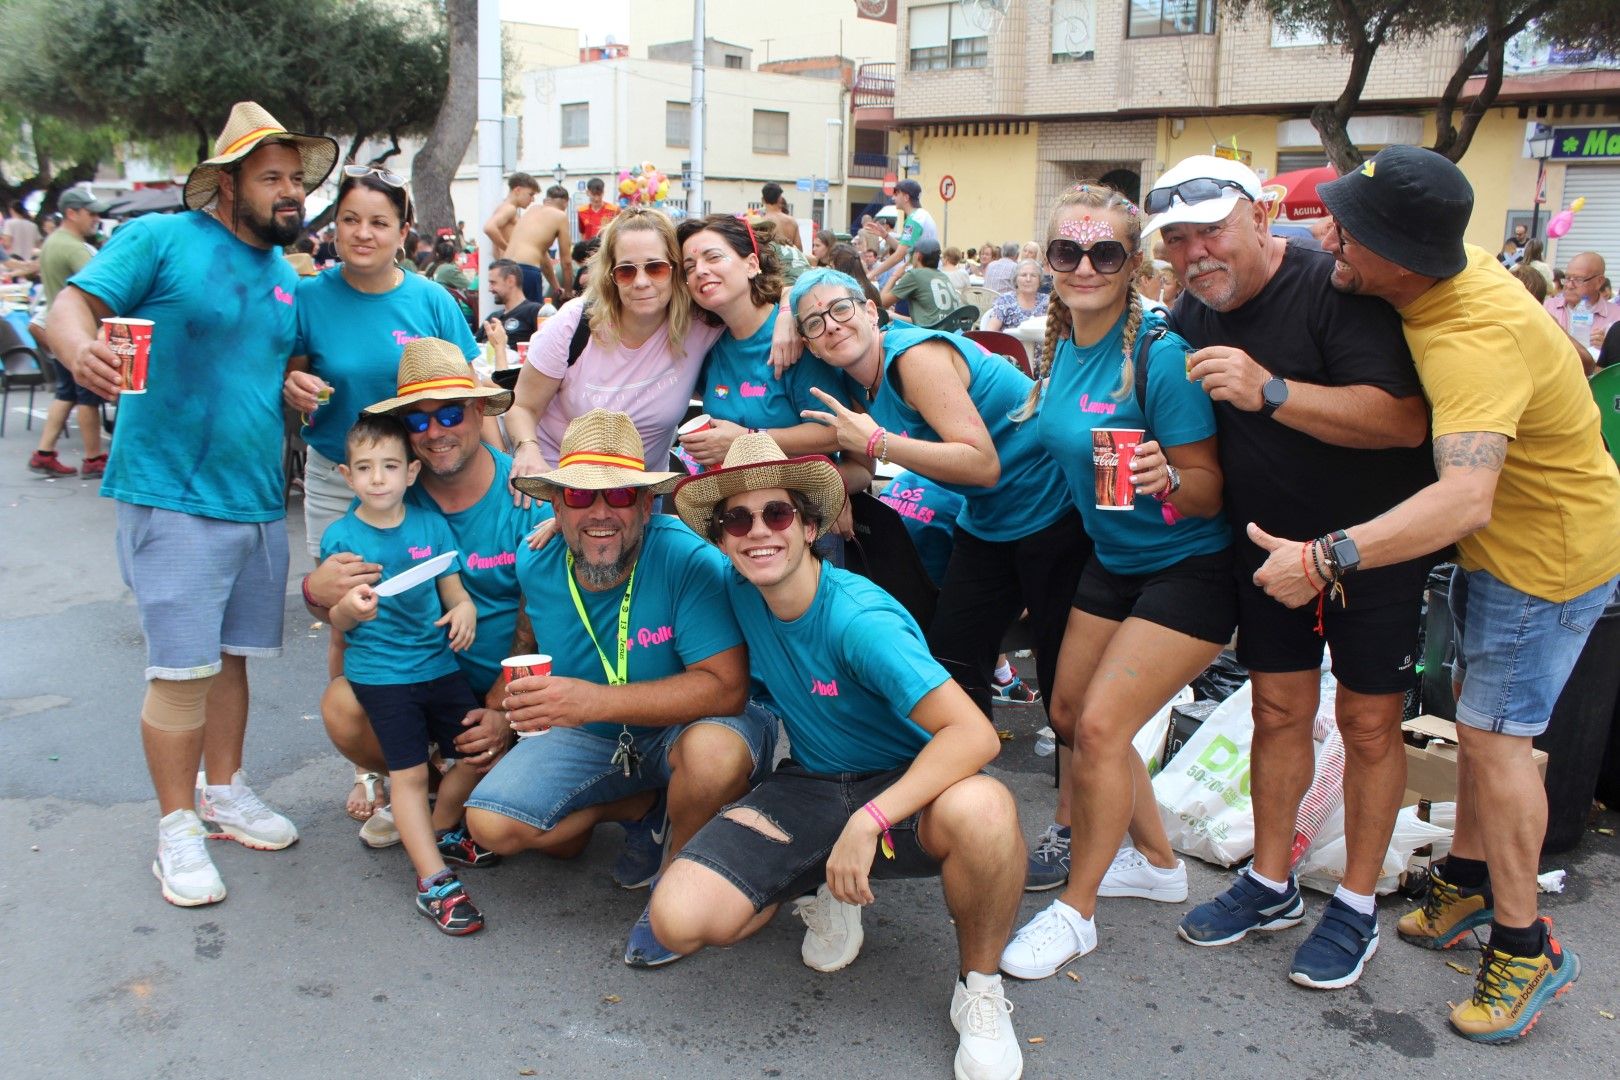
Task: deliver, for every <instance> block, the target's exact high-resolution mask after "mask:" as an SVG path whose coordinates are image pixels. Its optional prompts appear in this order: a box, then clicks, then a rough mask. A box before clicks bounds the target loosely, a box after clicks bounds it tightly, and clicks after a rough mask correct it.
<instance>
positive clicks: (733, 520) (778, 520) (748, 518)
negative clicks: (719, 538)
mask: <svg viewBox="0 0 1620 1080" xmlns="http://www.w3.org/2000/svg"><path fill="white" fill-rule="evenodd" d="M798 516H799V508H798V507H796V506H794V505H793V504H792V503H785V502H768V503H766V504H765V508H764V509H763V510H761V511H759V513H757V514H756V513H755V512H754V511H752V510H750V509H748V507H746V506H733V507H732V508H731V509H730V510H727V511H726V512H725V513H723V514H716V515H715V516H714V520H715V523H716V524H717V525H719V526H720V527H721V528H722V529H724V530H726V532H727V533H728V534H730V535H731V536H735V537H736V538H737V539H739V540H740V539H742V538H743V537H745V536H747V535H748V534H749V533H751V532H753V531H754V518H756V517H757V518H760V519H761V520H763V521H764V522H765V527H766V528H767V529H769V530H771V532H781V531H782V530H783V529H786V528H787V527H788V526H789V525H792V524H793V519H794V518H796V517H798Z"/></svg>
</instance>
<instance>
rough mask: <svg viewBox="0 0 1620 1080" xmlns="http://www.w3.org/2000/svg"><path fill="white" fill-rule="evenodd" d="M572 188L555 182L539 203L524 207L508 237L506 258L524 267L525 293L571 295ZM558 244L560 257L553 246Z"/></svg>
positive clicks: (559, 297) (533, 297) (540, 297)
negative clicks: (552, 250)
mask: <svg viewBox="0 0 1620 1080" xmlns="http://www.w3.org/2000/svg"><path fill="white" fill-rule="evenodd" d="M570 201H571V198H570V196H569V194H568V189H567V188H565V187H563V186H562V185H561V184H553V185H552V186H551V187H549V188H547V189H546V198H545V201H544V202H542V203H541V204H540V205H539V206H531V207H530V208H529V209H528V210H526V211H524V214H523V216H522V217H520V218H518V219H517V224H515V225H513V226H512V231H511V233H510V234H509V235H508V237H507V241H506V258H508V259H511V260H512V261H513V262H515V263H517V264H518V265H519V266H521V267H522V268H523V295H524V296H527V297H528V298H529V299H530V300H543V299H545V297H546V296H547V295H550V296H552V297H554V298H555V299H556V301H557V302H558V303H561V302H562V301H564V300H566V299H568V296H569V292H568V284H569V282H571V281H573V280H574V271H573V263H572V262H571V261H570V260H571V258H572V250H573V238H572V237H571V236H570V235H569V232H568V206H569V203H570ZM553 246H555V247H556V248H557V258H556V259H555V260H553V259H552V257H551V249H552V247H553Z"/></svg>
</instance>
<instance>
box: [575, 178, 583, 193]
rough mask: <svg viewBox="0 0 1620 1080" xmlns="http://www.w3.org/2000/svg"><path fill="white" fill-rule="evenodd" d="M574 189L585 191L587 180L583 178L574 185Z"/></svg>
mask: <svg viewBox="0 0 1620 1080" xmlns="http://www.w3.org/2000/svg"><path fill="white" fill-rule="evenodd" d="M574 190H575V191H584V190H585V181H584V180H581V181H579V182H578V183H577V184H575V185H574Z"/></svg>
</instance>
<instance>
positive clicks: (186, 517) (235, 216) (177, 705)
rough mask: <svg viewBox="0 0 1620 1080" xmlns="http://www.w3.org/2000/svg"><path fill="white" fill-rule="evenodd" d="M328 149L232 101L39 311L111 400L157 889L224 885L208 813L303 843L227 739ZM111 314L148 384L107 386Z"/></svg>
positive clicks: (198, 892) (105, 484)
mask: <svg viewBox="0 0 1620 1080" xmlns="http://www.w3.org/2000/svg"><path fill="white" fill-rule="evenodd" d="M336 160H337V144H336V143H334V142H333V141H332V140H331V139H328V138H325V137H322V136H316V135H301V134H298V133H295V132H289V131H287V130H285V129H284V128H283V127H282V126H281V124H279V123H278V122H276V120H275V119H274V118H273V117H271V116H270V114H269V113H267V112H265V111H264V110H263V109H261V108H259V106H257V105H255V104H254V103H252V102H239V103H237V105H236V106H235V107H234V108H233V109H232V110H231V116H230V119H229V120H227V121H226V124H225V129H224V132H223V133H222V134H221V135H220V137H219V139H218V141H217V142H216V143H215V154H214V156H213V157H211V158H209V159H208V160H207V161H204V162H202V163H201V164H199V165H198V166H197V167H196V168H195V169H193V170H192V172H191V175H190V176H189V177H188V178H187V179H186V187H185V201H186V205H187V206H188V207H190V209H189V210H188V211H187V212H186V213H183V214H153V215H151V216H150V217H145V218H140V219H138V220H136V221H131V222H129V223H127V224H125V225H124V226H122V227H121V228H119V230H118V231H117V232H116V233H114V234H113V238H112V240H111V241H109V242H108V244H107V246H106V248H105V249H103V250H102V252H101V254H100V255H98V256H96V258H94V259H92V260H91V261H90V263H89V264H88V265H87V266H85V268H84V269H83V270H81V271H80V272H79V273H77V274H76V275H74V276H73V277H72V278H71V279H70V280H69V282H68V286H67V287H66V288H65V289H63V290H62V292H61V293H59V294H58V295H57V297H56V302H55V304H54V305H53V306H52V307H51V311H50V316H49V329H50V339H51V342H52V343H53V344H54V345H55V346H56V349H57V355H58V356H60V357H61V359H62V360H63V362H65V363H67V364H69V365H71V366H72V368H73V374H74V378H75V379H76V380H77V381H78V383H79V385H81V386H83V387H84V388H85V389H87V390H89V391H91V392H92V393H95V394H100V395H101V396H103V397H107V398H117V399H118V400H119V405H120V407H119V410H118V412H119V415H118V431H117V436H116V438H115V440H114V442H115V445H114V450H113V454H112V459H111V462H110V463H109V464H108V466H107V472H106V477H105V479H104V480H103V481H102V484H101V493H102V494H103V495H105V496H107V497H109V498H112V499H116V500H117V501H118V563H119V568H120V569H121V570H122V571H123V575H124V582H125V584H127V585H128V586H129V587H130V588H131V589H132V590H133V591H134V593H135V603H136V607H137V608H138V610H139V612H140V620H141V632H142V633H143V634H144V635H145V636H146V648H147V662H146V663H147V666H146V680H147V684H146V698H145V700H144V702H143V703H142V704H141V742H142V744H143V746H144V747H145V750H146V763H147V768H148V770H149V771H150V773H151V776H152V786H153V787H154V788H155V789H156V791H157V798H158V809H159V812H160V813H161V814H162V818H161V820H160V821H159V822H158V852H157V858H156V859H155V860H154V861H153V863H152V872H153V873H154V874H155V875H156V876H157V878H158V881H159V883H160V885H161V887H162V891H163V897H164V899H166V900H168V901H169V902H170V903H172V904H179V905H182V906H187V907H194V906H197V905H200V904H212V903H216V902H218V901H220V900H223V899H224V898H225V883H224V881H223V880H221V878H220V876H219V871H218V870H217V869H216V868H215V866H214V863H213V859H212V858H210V857H209V855H208V852H207V851H206V850H205V847H204V844H203V838H204V833H205V827H206V829H207V831H208V832H211V833H213V834H215V835H219V836H223V837H227V838H229V839H232V840H236V841H238V842H239V843H241V844H243V845H245V846H247V847H250V848H258V849H261V850H274V849H279V848H284V847H287V846H288V845H289V844H292V843H293V842H294V841H296V840H297V839H298V830H297V829H295V828H294V827H293V824H292V822H290V821H288V820H287V819H286V818H285V817H283V816H282V815H280V814H278V813H276V812H275V811H273V810H271V809H270V808H268V807H267V806H265V804H264V803H263V802H262V801H260V799H259V797H258V796H257V795H255V794H254V792H253V790H252V788H250V787H248V785H247V783H246V781H245V780H244V779H243V776H242V768H241V767H242V743H243V738H244V735H245V733H246V731H247V715H248V681H247V657H250V656H261V657H266V656H279V655H280V654H281V631H282V611H283V607H284V605H285V591H286V583H287V528H286V525H285V518H286V507H285V505H284V503H283V501H282V465H281V456H282V455H281V450H282V424H281V378H282V373H283V371H284V370H285V368H286V366H287V359H288V357H290V356H291V355H292V346H293V340H294V337H295V335H296V332H297V324H296V316H295V313H294V307H293V305H294V299H293V291H294V290H295V289H296V288H297V285H298V275H297V273H296V272H295V271H294V270H293V268H292V267H291V266H290V265H289V264H288V263H287V261H286V260H285V259H283V258H282V257H281V251H280V247H281V246H282V245H285V244H290V243H292V242H293V241H294V240H296V239H297V238H298V234H299V232H300V231H301V230H302V229H303V224H304V216H303V214H304V196H305V195H306V194H307V193H308V192H310V191H313V190H314V189H315V188H317V187H319V186H320V184H321V182H322V181H323V180H324V179H326V175H327V174H328V173H329V172H331V171H332V166H333V164H334V163H335V162H336ZM199 267H206V268H208V269H207V272H206V273H199V269H198V268H199ZM221 283H228V284H229V287H228V288H226V287H222V284H221ZM112 315H125V316H134V317H139V318H143V319H150V320H152V322H153V323H154V326H153V327H152V342H151V352H150V358H149V365H148V370H149V371H150V373H151V375H150V379H149V382H148V387H147V390H146V392H145V393H143V394H139V395H133V394H132V395H122V394H121V393H120V391H119V375H120V369H119V361H118V357H117V356H116V355H115V354H114V353H113V351H112V350H111V348H109V347H108V345H107V344H106V343H105V342H101V341H98V340H97V336H96V335H97V325H96V324H97V321H98V320H99V319H102V318H106V317H108V316H112ZM205 733H206V735H207V737H206V739H205ZM205 743H206V752H205ZM199 762H201V763H202V764H203V765H204V766H205V767H206V771H207V777H206V780H207V783H206V784H205V785H204V787H203V790H202V793H201V800H200V801H201V811H202V814H201V820H199V818H198V814H197V810H196V806H197V801H198V800H197V793H196V789H195V785H196V778H197V768H198V764H199Z"/></svg>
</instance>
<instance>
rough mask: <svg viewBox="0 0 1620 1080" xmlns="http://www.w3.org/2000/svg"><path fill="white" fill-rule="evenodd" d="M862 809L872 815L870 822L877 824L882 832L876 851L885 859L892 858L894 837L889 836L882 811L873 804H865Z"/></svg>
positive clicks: (888, 826)
mask: <svg viewBox="0 0 1620 1080" xmlns="http://www.w3.org/2000/svg"><path fill="white" fill-rule="evenodd" d="M862 809H863V810H865V811H866V812H867V813H868V814H870V815H872V820H873V821H875V822H877V824H878V828H879V829H881V830H882V840H881V841H880V842H879V844H878V850H880V851H882V852H883V857H884V858H885V859H892V858H894V837H893V836H891V835H889V829H890V828H891V826H890V825H889V819H888V818H887V817H885V816H884V814H883V811H882V810H879V809H878V805H877V803H875V802H869V803H867V804H866V805H865V806H864V807H862Z"/></svg>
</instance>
